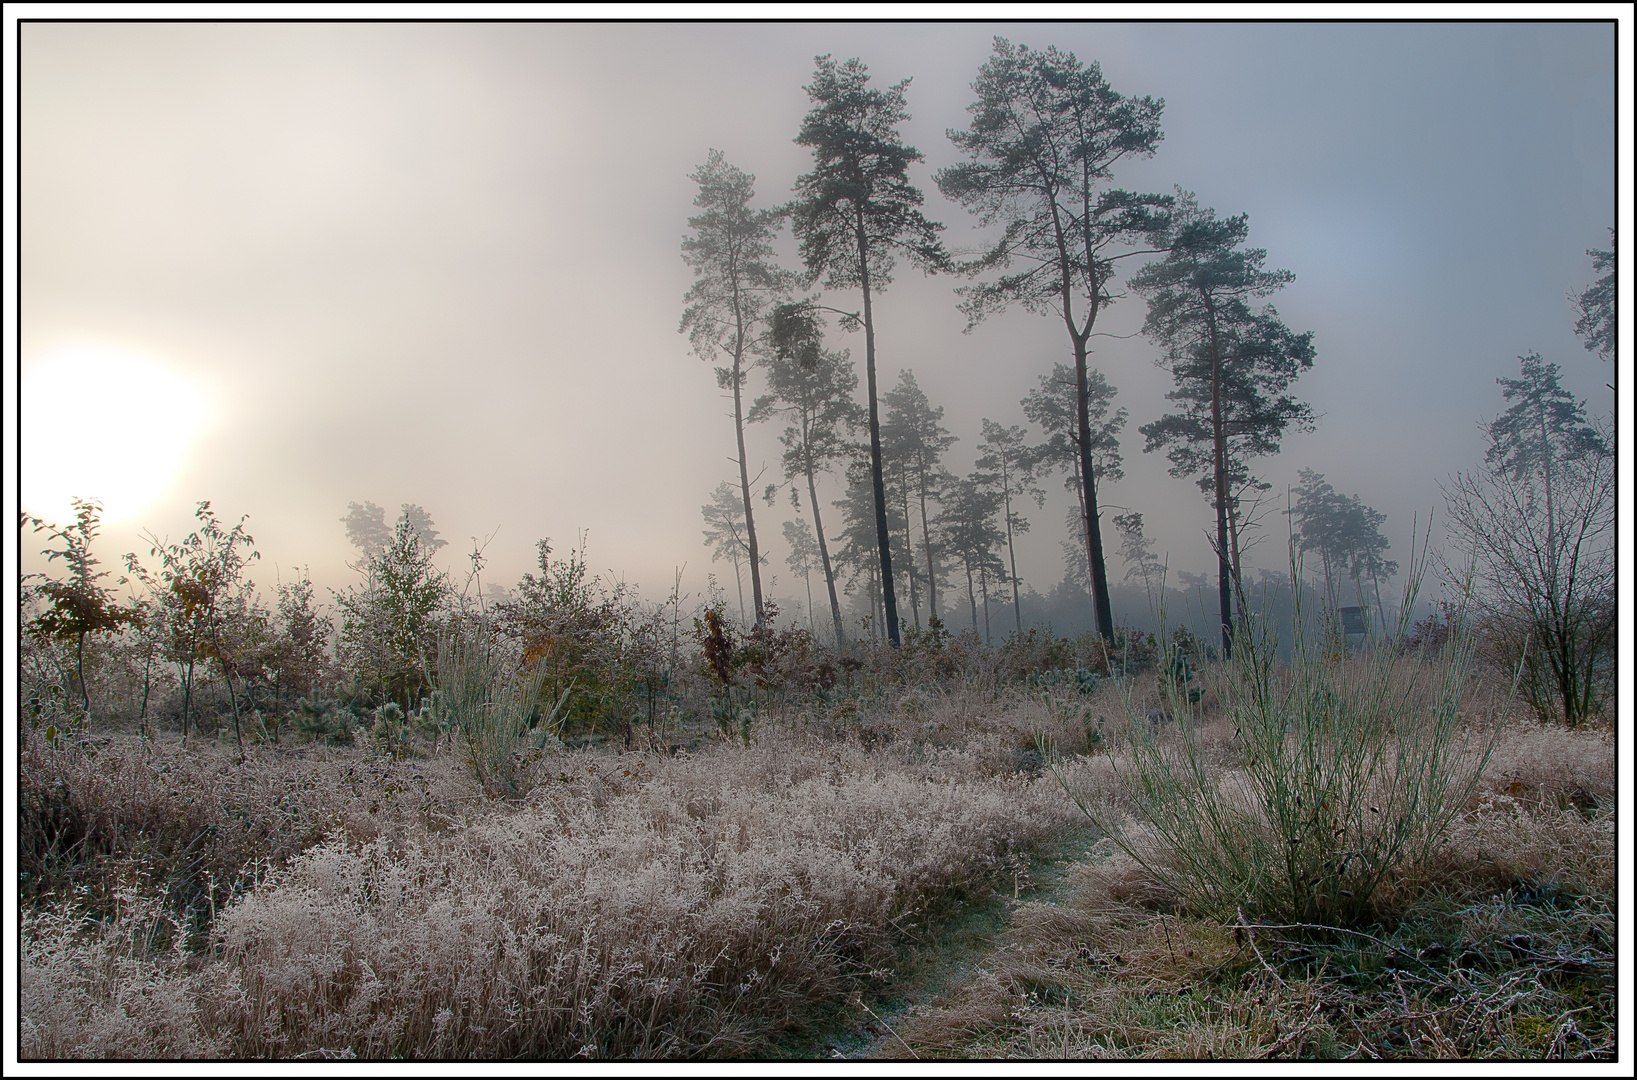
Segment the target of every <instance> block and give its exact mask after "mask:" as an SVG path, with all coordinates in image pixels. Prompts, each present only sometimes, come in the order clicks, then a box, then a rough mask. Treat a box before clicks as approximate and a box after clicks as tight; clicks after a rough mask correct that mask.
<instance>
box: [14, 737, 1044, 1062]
mask: <svg viewBox="0 0 1637 1080" xmlns="http://www.w3.org/2000/svg"><path fill="white" fill-rule="evenodd" d="M968 719H969V720H970V721H971V723H972V724H973V726H974V727H976V726H977V724H978V721H977V719H976V718H968ZM970 741H972V742H973V743H975V744H976V745H974V746H972V747H959V746H940V745H938V744H936V743H934V742H928V741H913V740H909V739H903V740H894V741H891V742H888V743H887V744H885V745H878V746H876V747H875V748H873V749H866V748H865V747H864V746H863V745H861V744H860V743H858V742H845V741H844V742H832V741H825V740H822V739H818V738H811V737H803V736H800V735H797V734H791V735H787V736H784V737H780V738H776V739H769V740H767V741H764V742H761V743H757V744H754V745H752V746H750V747H742V746H733V745H723V746H717V747H713V748H711V749H710V750H709V751H707V752H705V753H701V754H698V755H689V754H686V753H683V754H679V755H676V756H674V757H673V756H668V755H656V754H639V753H627V754H616V755H611V754H593V753H556V754H531V755H528V756H527V760H526V761H524V762H523V763H522V764H523V766H525V767H526V768H527V769H528V770H529V773H530V775H529V784H530V785H531V786H532V787H533V793H532V795H531V796H530V797H529V798H528V799H526V800H522V801H516V800H514V801H497V800H493V799H487V798H484V797H483V796H482V794H481V792H479V791H478V790H477V789H476V781H475V780H474V779H472V778H471V774H470V772H469V771H466V770H464V769H463V768H462V765H461V763H458V762H455V761H453V760H450V759H444V760H439V761H431V762H411V763H393V762H390V761H388V760H386V759H383V758H373V757H369V756H367V755H365V754H361V753H358V752H339V751H325V752H321V753H320V754H319V755H317V756H316V759H306V760H304V759H301V758H295V757H287V756H282V755H272V754H268V755H263V756H261V757H256V758H254V759H252V760H251V761H250V762H248V763H247V764H245V765H243V766H232V767H227V766H228V765H229V763H228V762H225V761H224V762H220V763H218V762H216V761H215V760H214V758H213V755H212V754H210V753H203V754H196V753H193V752H191V751H190V752H189V753H187V754H184V753H182V752H181V751H180V748H176V747H160V748H153V747H144V746H142V745H141V744H139V743H137V742H135V741H134V740H133V741H130V742H120V741H118V740H113V741H105V742H102V743H101V744H100V745H93V744H87V743H81V744H78V745H72V746H70V745H66V744H65V745H34V746H32V747H31V748H30V749H29V751H28V753H27V755H26V758H27V763H28V769H29V770H30V772H29V776H30V778H31V779H30V780H29V781H28V782H29V783H30V784H31V785H32V787H31V788H30V790H31V791H33V792H34V796H35V804H36V818H37V820H36V823H35V827H34V828H32V829H31V830H30V831H31V832H33V833H36V834H38V835H39V836H41V837H45V836H48V835H49V836H50V837H51V839H50V840H49V841H44V840H42V842H41V843H40V844H39V845H38V846H39V847H41V848H42V849H43V853H42V854H41V855H40V857H39V858H38V859H37V860H36V861H37V863H38V864H39V865H41V866H44V867H48V868H50V872H51V874H52V875H54V876H53V877H52V888H51V889H50V890H49V891H48V890H46V889H44V888H42V889H41V890H40V892H39V893H38V894H37V896H38V900H39V903H38V904H37V907H36V910H35V911H34V912H33V913H32V914H31V915H30V917H29V920H28V921H27V922H26V923H25V926H24V940H25V943H26V947H25V950H24V956H23V972H24V974H23V988H24V993H23V1007H22V1011H23V1015H24V1017H25V1018H26V1024H25V1038H24V1043H23V1052H24V1054H25V1055H26V1056H31V1057H32V1056H38V1057H64V1056H68V1057H75V1056H96V1057H122V1056H152V1055H154V1054H155V1053H158V1054H159V1055H161V1056H184V1057H186V1056H201V1055H202V1056H216V1055H225V1056H231V1057H246V1058H255V1057H276V1058H295V1057H301V1056H303V1055H305V1056H308V1057H315V1056H316V1057H328V1056H355V1057H390V1056H405V1057H434V1058H451V1057H452V1058H466V1057H481V1058H491V1059H492V1058H508V1057H547V1058H573V1057H582V1058H604V1057H623V1058H635V1057H702V1056H708V1057H735V1056H753V1055H756V1054H758V1053H764V1052H765V1051H766V1049H767V1047H769V1046H770V1045H771V1041H772V1040H773V1039H775V1038H777V1037H778V1036H779V1035H781V1034H782V1033H784V1032H786V1031H789V1030H792V1029H799V1027H800V1026H801V1024H802V1023H803V1022H805V1021H806V1020H807V1019H808V1018H810V1017H811V1016H812V1015H814V1013H815V1012H816V1011H817V1010H819V1009H820V1008H821V1007H823V1006H826V1005H828V1004H830V1003H833V1002H834V1001H836V1000H838V999H844V998H845V997H846V995H847V994H848V993H850V992H852V991H854V990H857V989H869V988H871V987H875V986H879V985H883V984H884V982H885V981H886V980H888V979H889V978H890V969H891V967H892V964H893V962H894V953H893V947H892V946H893V943H894V941H895V940H896V939H897V937H898V936H899V935H900V934H901V933H902V932H903V931H907V930H908V929H909V928H911V927H912V926H914V925H919V924H923V923H924V922H925V921H926V920H927V919H928V917H929V913H935V912H937V911H938V910H939V908H940V906H941V905H945V904H947V903H948V902H949V898H950V897H951V896H958V895H981V894H983V893H985V892H987V891H988V889H989V887H990V885H991V882H992V880H997V879H998V877H999V876H1000V875H1002V874H1003V873H1004V872H1005V870H1006V868H1007V867H1008V866H1010V865H1011V862H1010V860H1012V859H1013V858H1015V856H1016V854H1017V853H1020V852H1021V853H1025V854H1026V853H1027V852H1029V851H1032V850H1035V849H1036V848H1038V847H1040V846H1041V845H1044V844H1047V843H1049V842H1051V841H1052V840H1053V839H1054V838H1055V837H1056V836H1057V835H1059V834H1060V832H1061V830H1062V829H1063V828H1064V827H1065V825H1066V824H1067V823H1068V822H1069V821H1070V820H1071V815H1072V813H1073V809H1072V806H1071V805H1070V804H1069V803H1068V801H1067V800H1066V799H1065V798H1064V797H1063V795H1062V792H1061V790H1060V788H1058V786H1057V785H1056V784H1055V782H1053V781H1052V780H1051V779H1050V778H1049V777H1046V778H1041V777H1030V776H1029V775H1027V774H1026V773H1019V772H1016V771H1014V770H1013V769H1012V768H1011V767H1010V766H1009V765H1007V763H1006V759H1005V757H1004V755H1002V754H1000V753H999V752H998V750H997V746H998V744H997V743H996V741H995V740H994V739H993V738H986V737H983V736H982V735H981V734H975V737H974V738H973V739H972V740H970ZM93 751H94V756H93ZM429 777H430V779H429ZM414 778H419V780H420V783H419V784H417V783H415V782H414ZM235 810H236V811H237V815H238V816H237V817H232V816H229V815H230V814H232V813H233V812H234V811H235ZM52 815H56V816H57V817H59V818H64V819H67V820H71V821H72V822H74V823H76V824H75V825H74V827H73V829H71V830H68V831H64V830H62V829H58V830H57V831H56V832H55V833H52V832H50V830H49V828H48V827H47V826H48V825H49V822H50V820H53V818H52ZM224 823H225V824H224ZM315 834H316V835H315ZM320 837H322V839H320ZM190 838H191V839H190ZM315 840H316V841H317V842H316V843H315V842H314V841H315ZM298 852H299V853H298ZM201 853H203V856H204V857H203V859H200V858H199V857H198V856H199V855H200V854H201ZM144 860H146V861H144ZM235 863H236V864H237V865H235ZM116 868H122V869H121V871H120V873H116V872H115V870H116ZM42 873H43V872H42ZM217 875H220V876H219V877H218V876H217ZM213 879H214V880H213ZM177 881H181V882H183V883H184V885H176V886H174V887H173V883H174V882H177ZM187 882H193V883H194V884H193V885H192V886H191V889H192V891H191V892H190V891H189V887H187V886H186V885H185V883H187ZM224 882H226V883H227V887H224ZM75 883H77V884H75ZM184 895H186V896H187V897H189V899H187V900H186V902H182V898H183V897H184ZM140 896H147V897H148V899H147V900H145V901H141V902H140V903H138V902H137V898H138V897H140ZM63 897H71V898H73V899H72V900H70V901H67V902H65V901H64V900H63ZM144 905H145V906H144ZM201 925H202V926H203V927H205V928H207V929H208V931H209V933H208V935H206V936H204V937H201V936H200V935H199V934H197V933H194V934H190V933H188V932H186V931H187V930H188V929H189V928H190V926H191V927H197V926H201ZM190 945H191V946H192V948H191V950H190V948H189V946H190ZM156 1047H157V1048H159V1049H158V1050H157V1051H156V1050H155V1048H156Z"/></svg>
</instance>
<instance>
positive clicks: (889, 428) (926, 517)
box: [881, 370, 956, 625]
mask: <svg viewBox="0 0 1637 1080" xmlns="http://www.w3.org/2000/svg"><path fill="white" fill-rule="evenodd" d="M884 400H885V401H886V405H887V422H886V424H885V425H884V426H883V427H882V429H881V441H882V452H883V454H885V455H886V456H887V457H888V458H889V459H891V460H892V461H893V462H894V463H895V464H897V466H898V467H899V468H900V469H901V470H902V471H903V495H904V497H905V499H906V501H907V499H908V498H909V497H911V496H913V497H914V499H915V500H916V502H917V504H918V505H919V506H920V510H921V548H922V552H923V554H924V555H925V558H926V583H927V610H928V611H929V612H930V613H931V614H932V616H933V617H936V616H937V614H938V567H937V565H936V562H935V556H934V554H933V546H932V523H931V515H930V514H929V513H928V511H927V500H928V499H931V500H933V501H934V502H936V501H937V500H938V498H939V497H940V493H941V492H942V489H943V487H944V485H945V483H947V482H948V481H949V480H951V479H953V477H951V476H950V475H949V474H948V473H947V472H946V471H945V470H944V469H943V466H942V464H941V462H942V460H943V455H944V451H945V450H948V449H949V447H950V446H951V445H953V444H954V443H955V442H956V438H955V436H953V435H951V434H950V433H949V430H948V429H947V428H945V427H944V426H943V424H942V420H943V418H944V410H943V406H941V405H940V406H938V407H937V408H933V406H932V402H930V401H928V400H927V396H926V392H925V391H923V390H922V389H921V387H920V385H919V384H918V383H916V381H915V373H914V372H912V371H907V370H906V371H901V372H899V373H898V385H897V386H895V387H894V388H893V389H891V390H888V391H887V393H886V397H885V399H884ZM909 516H910V515H909V509H908V507H907V506H906V507H905V511H904V517H905V519H906V524H907V523H908V518H909ZM905 546H906V547H913V545H912V544H910V543H909V542H908V538H907V537H906V542H905ZM912 580H913V579H912ZM915 621H916V624H917V625H919V624H920V616H919V613H918V612H917V615H916V620H915Z"/></svg>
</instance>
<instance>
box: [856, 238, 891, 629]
mask: <svg viewBox="0 0 1637 1080" xmlns="http://www.w3.org/2000/svg"><path fill="white" fill-rule="evenodd" d="M855 220H856V235H857V237H858V277H859V284H860V286H861V290H862V292H863V294H864V371H865V374H866V375H867V376H868V382H869V394H870V485H871V487H872V488H873V489H874V491H875V545H876V548H877V550H878V551H879V552H880V555H881V604H882V607H883V608H885V609H886V615H887V641H888V642H889V643H891V645H892V647H893V648H895V649H896V648H898V600H897V598H896V597H895V596H893V592H892V552H891V550H890V549H889V546H888V545H889V544H890V542H891V541H890V537H889V534H888V532H887V486H886V484H885V482H883V480H882V478H881V419H880V410H879V408H878V406H877V404H876V395H875V321H874V319H873V318H872V316H871V312H870V252H869V248H868V247H867V246H866V245H865V242H864V210H863V208H862V207H860V208H859V209H858V211H857V215H856V219H855Z"/></svg>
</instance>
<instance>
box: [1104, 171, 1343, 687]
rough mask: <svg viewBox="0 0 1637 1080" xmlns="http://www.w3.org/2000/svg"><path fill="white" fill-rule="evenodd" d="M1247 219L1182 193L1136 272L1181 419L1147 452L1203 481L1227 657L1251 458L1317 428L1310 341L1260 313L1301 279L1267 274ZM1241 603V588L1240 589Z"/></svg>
mask: <svg viewBox="0 0 1637 1080" xmlns="http://www.w3.org/2000/svg"><path fill="white" fill-rule="evenodd" d="M1249 230H1250V226H1249V224H1248V220H1247V218H1246V216H1245V215H1244V214H1240V215H1238V216H1237V217H1231V218H1227V219H1225V220H1223V219H1219V218H1218V217H1217V216H1216V211H1214V210H1211V209H1201V208H1200V205H1199V202H1198V200H1197V199H1195V198H1194V196H1193V194H1192V193H1191V192H1184V191H1182V190H1181V189H1180V188H1179V189H1178V191H1177V202H1176V212H1175V214H1174V216H1173V217H1172V220H1171V222H1170V224H1169V225H1168V226H1167V227H1166V228H1165V229H1162V230H1159V231H1157V232H1156V234H1155V245H1156V246H1157V247H1162V248H1164V249H1165V251H1166V254H1165V257H1164V258H1163V259H1160V260H1156V261H1154V262H1151V263H1149V264H1148V265H1147V266H1145V267H1143V268H1142V270H1140V271H1138V272H1137V273H1136V274H1134V275H1132V278H1131V286H1132V288H1134V289H1136V290H1137V292H1139V293H1140V294H1142V295H1143V296H1145V297H1147V299H1148V318H1147V320H1146V321H1145V322H1144V324H1143V332H1144V333H1145V334H1147V335H1148V336H1149V338H1151V339H1152V340H1154V341H1155V342H1157V343H1159V344H1160V345H1161V347H1163V348H1164V349H1165V355H1164V357H1163V359H1162V360H1161V363H1162V364H1164V365H1165V366H1167V367H1169V368H1170V370H1171V374H1172V375H1173V376H1174V377H1175V379H1176V389H1175V390H1172V391H1171V392H1170V393H1169V394H1167V395H1166V397H1167V398H1168V399H1170V400H1171V401H1173V402H1175V403H1176V404H1177V407H1178V409H1177V411H1176V412H1173V413H1168V414H1167V415H1165V416H1162V417H1160V418H1159V419H1158V420H1155V421H1154V422H1153V423H1149V424H1144V425H1143V426H1142V427H1141V428H1140V429H1139V430H1140V431H1141V432H1142V433H1143V435H1145V436H1147V438H1148V445H1147V446H1145V447H1144V448H1143V449H1144V450H1145V451H1150V452H1151V451H1154V450H1160V449H1164V450H1166V451H1167V456H1168V457H1169V458H1170V459H1171V475H1172V476H1178V477H1181V476H1198V477H1199V487H1200V490H1201V491H1203V492H1204V493H1205V495H1206V496H1207V497H1208V498H1209V499H1210V500H1211V505H1212V507H1213V508H1214V509H1215V511H1216V537H1215V543H1214V547H1215V549H1216V555H1217V599H1218V605H1219V608H1220V612H1221V623H1222V648H1223V652H1224V655H1226V653H1227V652H1228V650H1230V649H1231V648H1232V637H1233V625H1234V595H1235V588H1234V585H1235V582H1236V581H1237V577H1238V566H1239V555H1240V552H1241V550H1242V548H1241V543H1240V539H1239V537H1240V532H1241V529H1242V528H1243V526H1244V525H1245V520H1244V516H1243V515H1242V514H1241V508H1242V504H1241V499H1240V493H1241V492H1242V491H1243V490H1245V488H1246V487H1247V485H1256V484H1259V483H1260V482H1259V481H1258V480H1257V479H1256V478H1255V477H1254V476H1252V475H1251V472H1250V467H1249V461H1250V459H1251V458H1253V457H1257V456H1260V455H1264V454H1273V453H1277V452H1278V450H1279V440H1280V438H1282V437H1283V435H1284V432H1285V429H1286V428H1288V427H1290V426H1291V425H1292V424H1294V425H1296V427H1297V428H1298V429H1299V430H1312V428H1313V423H1314V417H1313V409H1312V407H1311V406H1309V405H1307V404H1306V403H1305V402H1300V401H1297V400H1296V399H1295V398H1294V397H1292V396H1291V395H1290V393H1289V392H1288V391H1289V388H1290V384H1291V383H1292V382H1294V381H1295V380H1296V378H1297V377H1298V376H1300V375H1301V373H1302V372H1304V371H1306V370H1307V369H1308V368H1311V367H1312V366H1313V334H1312V332H1311V331H1309V332H1307V333H1303V334H1298V333H1294V332H1293V331H1291V329H1290V328H1289V327H1287V326H1285V324H1284V323H1282V322H1280V321H1279V313H1278V312H1277V311H1275V310H1274V309H1273V306H1272V305H1271V304H1269V305H1264V306H1262V307H1260V308H1254V307H1253V306H1252V304H1251V302H1252V301H1253V300H1257V299H1261V298H1263V297H1267V296H1269V295H1271V294H1272V293H1274V292H1275V291H1277V290H1278V289H1280V288H1283V287H1284V286H1285V285H1286V284H1287V283H1289V282H1290V281H1293V280H1294V279H1295V275H1294V274H1292V273H1290V271H1288V270H1263V269H1262V263H1263V262H1264V261H1265V260H1266V258H1267V252H1266V251H1263V250H1261V249H1259V248H1245V247H1244V246H1243V245H1244V242H1245V237H1246V236H1247V235H1248V233H1249ZM1239 600H1240V603H1241V605H1243V602H1244V596H1243V590H1239Z"/></svg>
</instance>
